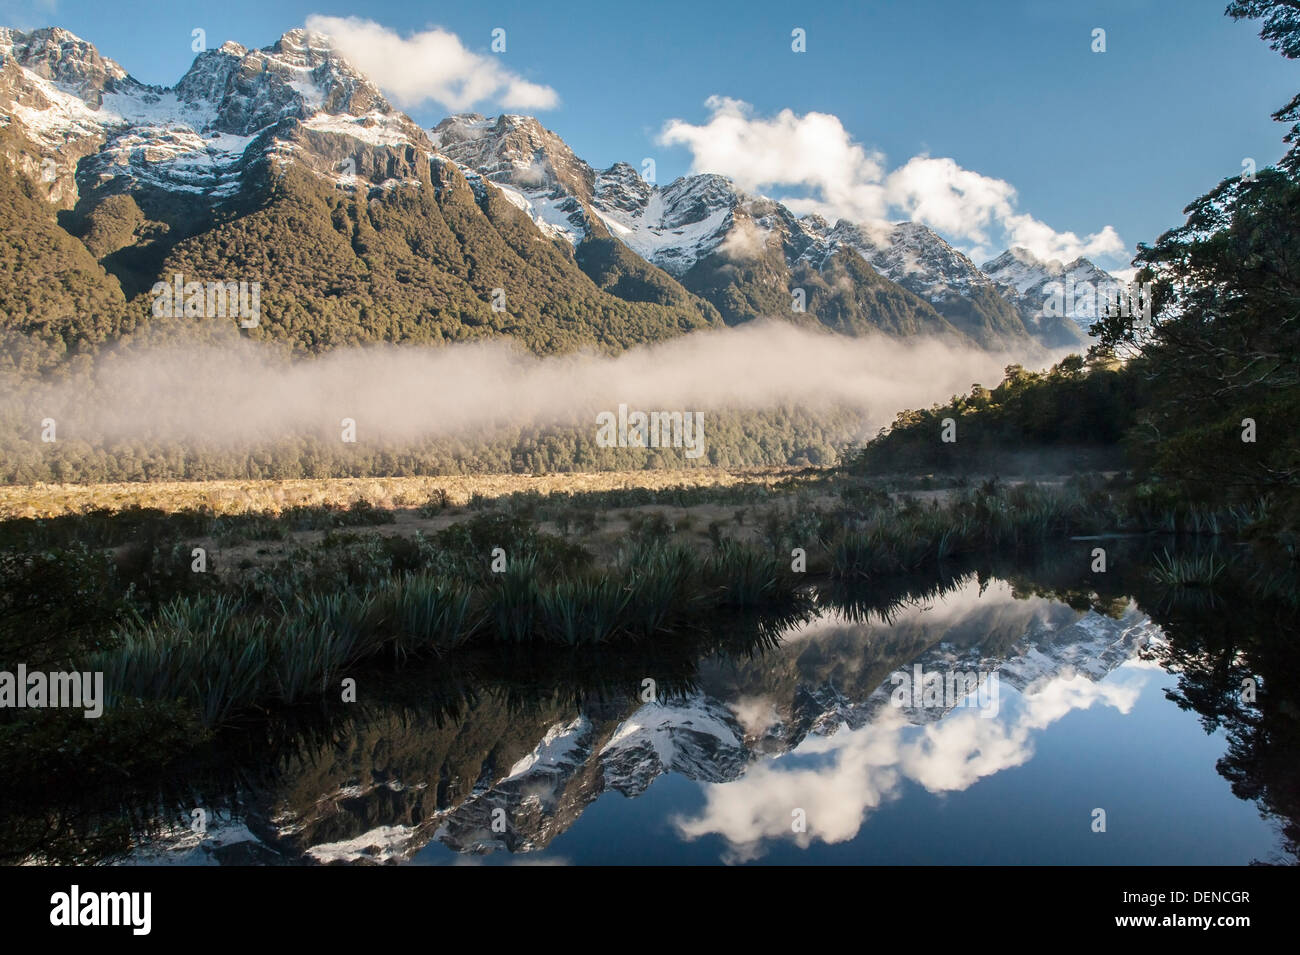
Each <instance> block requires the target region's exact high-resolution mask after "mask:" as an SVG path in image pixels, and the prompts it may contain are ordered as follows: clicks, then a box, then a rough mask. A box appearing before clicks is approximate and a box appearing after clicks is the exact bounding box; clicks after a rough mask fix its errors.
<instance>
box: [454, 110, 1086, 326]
mask: <svg viewBox="0 0 1300 955" xmlns="http://www.w3.org/2000/svg"><path fill="white" fill-rule="evenodd" d="M430 138H431V139H432V141H433V142H434V143H435V145H436V146H437V148H438V149H439V150H440V151H441V152H443V153H445V154H446V155H448V156H449V157H451V158H452V159H453V160H454V161H455V162H457V163H458V164H459V165H460V166H461V167H462V169H463V171H465V172H466V173H467V174H472V173H475V172H477V173H478V174H480V175H482V176H484V177H486V178H487V179H488V180H489V181H491V182H492V183H494V184H495V185H496V186H497V187H498V188H500V189H501V190H502V191H503V192H504V193H505V194H506V195H507V197H508V198H509V199H510V201H511V202H513V203H514V204H515V205H517V206H518V207H519V208H520V209H522V210H524V211H525V212H526V213H527V214H528V215H529V217H530V218H532V220H533V221H534V222H535V223H536V224H537V226H538V228H540V229H542V230H543V231H545V232H546V233H547V234H548V235H552V236H555V237H557V238H561V239H564V240H566V241H568V242H569V243H571V244H572V245H574V246H578V245H579V244H580V243H582V242H583V241H584V240H585V239H587V238H588V237H595V238H607V237H613V238H616V239H618V240H619V241H620V242H622V243H623V244H624V245H626V246H627V247H628V248H629V249H631V250H632V251H633V252H635V253H636V254H637V255H639V256H640V257H641V258H643V259H645V260H646V261H648V262H651V263H653V264H654V265H657V266H659V267H660V268H662V269H663V270H664V271H666V272H668V273H669V274H670V275H672V276H674V277H676V278H677V279H679V280H681V281H683V283H684V284H686V285H687V287H688V288H692V287H693V284H694V283H693V282H692V281H691V279H690V277H689V273H690V272H691V270H692V269H693V268H695V267H696V266H697V265H699V264H700V263H701V262H712V261H716V260H714V259H710V257H711V256H720V257H722V258H724V259H727V260H732V261H734V260H743V259H744V258H745V257H747V256H748V257H750V258H757V257H761V256H762V255H763V254H765V253H769V252H773V253H775V254H776V255H778V256H779V257H780V258H782V259H784V261H785V264H786V266H787V267H789V268H794V267H796V266H797V265H798V264H806V265H809V266H811V267H813V268H815V269H817V270H822V269H825V268H826V267H827V265H828V264H829V263H830V262H831V261H832V259H833V257H834V256H835V254H836V253H837V252H840V251H841V250H845V251H848V252H851V253H852V254H854V255H857V256H860V257H861V258H862V259H863V260H865V261H866V262H867V263H868V264H870V266H871V267H872V269H874V270H875V271H876V272H878V273H879V274H880V275H882V276H884V277H885V278H887V279H889V280H890V281H892V282H894V283H897V284H898V285H900V286H901V287H903V288H905V289H907V290H908V291H909V292H912V293H914V294H916V295H917V296H919V297H920V298H921V299H923V300H924V301H926V302H927V303H929V304H930V305H931V306H932V307H934V309H935V310H936V311H937V312H938V313H939V314H940V315H942V316H943V317H944V318H946V319H947V320H948V321H949V322H951V323H952V325H953V326H955V327H956V328H957V329H959V330H960V331H962V332H965V333H967V334H971V335H972V337H974V338H976V339H977V340H980V341H982V342H983V343H986V344H988V343H992V342H993V341H994V340H1004V341H1014V340H1017V339H1022V340H1023V339H1024V338H1026V337H1028V336H1030V335H1032V336H1034V337H1037V338H1039V339H1040V340H1041V341H1042V342H1043V343H1044V344H1048V345H1051V346H1057V345H1061V344H1076V343H1079V342H1081V341H1082V336H1080V335H1078V334H1076V333H1075V332H1074V328H1075V326H1074V325H1072V324H1068V323H1066V324H1061V325H1056V324H1053V323H1051V322H1046V323H1045V322H1043V321H1041V320H1035V321H1034V322H1033V323H1032V324H1030V325H1028V326H1026V325H1025V323H1024V321H1023V319H1022V313H1021V308H1020V305H1021V297H1020V294H1019V293H1016V294H1014V295H1009V294H1008V293H1007V291H1006V290H1005V289H1003V288H1001V287H999V285H998V284H997V283H996V282H995V281H994V280H993V279H992V278H990V277H989V276H988V275H986V274H985V273H984V272H982V271H981V270H980V269H979V268H978V267H976V265H975V263H974V262H972V261H971V260H970V259H969V258H968V257H967V256H965V255H964V254H962V253H961V252H959V251H958V250H957V249H955V248H953V247H952V246H951V245H949V244H948V243H947V242H946V241H944V239H943V238H942V237H940V236H939V235H938V234H937V233H935V232H934V231H933V230H932V229H929V228H928V227H926V226H924V225H921V224H920V223H916V222H900V223H894V224H881V225H864V224H859V223H853V222H850V221H848V220H843V219H842V220H840V221H839V222H837V223H836V224H835V225H833V226H832V225H831V224H830V223H828V222H826V221H825V220H824V219H822V218H821V217H819V216H816V215H809V216H802V217H798V216H795V215H794V214H793V213H792V212H791V211H790V210H789V209H788V208H787V207H786V206H784V205H783V204H782V203H780V202H777V201H774V200H772V199H769V198H767V197H764V196H755V195H749V194H747V193H745V192H744V191H742V190H740V189H739V188H737V187H736V185H735V184H734V183H733V182H731V181H730V180H729V179H727V178H725V177H723V176H718V175H712V174H707V173H705V174H697V175H691V176H684V177H681V178H679V179H676V180H674V181H673V182H671V183H668V184H667V185H664V186H659V185H655V184H651V183H648V182H646V181H645V180H644V179H643V178H642V177H641V175H640V174H639V173H638V172H637V171H636V170H635V169H634V168H633V167H632V166H630V165H628V164H627V163H616V164H614V165H613V166H610V167H609V168H608V169H605V170H601V171H598V170H595V169H593V168H592V167H591V166H590V165H588V164H587V163H586V162H584V161H583V160H582V159H580V158H578V157H577V156H576V155H575V154H574V153H573V151H572V150H571V149H570V148H569V147H568V145H567V144H565V143H564V141H563V140H562V139H561V138H560V137H559V136H557V135H556V134H555V133H553V132H551V131H550V130H547V129H546V128H544V127H543V126H542V125H541V123H539V122H538V121H537V120H536V119H534V118H532V117H528V116H517V115H503V116H499V117H496V118H495V119H487V118H484V117H483V116H480V115H478V114H461V115H457V116H452V117H449V118H448V119H446V120H443V122H441V123H440V124H438V126H436V127H435V128H434V129H433V130H431V131H430Z"/></svg>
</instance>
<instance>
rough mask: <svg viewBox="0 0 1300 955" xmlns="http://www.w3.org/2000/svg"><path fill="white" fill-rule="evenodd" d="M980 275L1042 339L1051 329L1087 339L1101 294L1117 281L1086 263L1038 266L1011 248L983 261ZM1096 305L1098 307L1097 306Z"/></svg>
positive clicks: (1026, 254) (1080, 260)
mask: <svg viewBox="0 0 1300 955" xmlns="http://www.w3.org/2000/svg"><path fill="white" fill-rule="evenodd" d="M983 270H984V272H985V274H986V275H988V277H989V278H990V279H991V280H992V281H993V282H994V283H995V284H996V285H997V286H998V288H999V289H1000V290H1001V292H1002V294H1003V295H1004V296H1005V297H1006V298H1007V299H1008V300H1009V301H1011V302H1014V303H1015V305H1016V307H1017V308H1019V309H1020V313H1021V315H1023V316H1024V319H1025V323H1026V324H1027V325H1029V326H1030V327H1032V328H1036V329H1039V330H1040V332H1041V333H1042V334H1044V335H1051V334H1052V333H1053V330H1058V332H1060V331H1064V332H1074V333H1077V335H1079V336H1081V337H1082V338H1083V339H1085V340H1086V339H1088V337H1089V331H1088V329H1089V326H1091V325H1092V323H1093V322H1095V321H1096V320H1097V319H1098V318H1099V317H1100V315H1099V314H1098V309H1099V308H1100V307H1103V306H1104V302H1100V298H1101V295H1104V293H1101V290H1102V289H1105V288H1113V287H1116V286H1118V285H1119V284H1121V283H1119V280H1118V279H1116V278H1115V277H1114V276H1112V275H1110V274H1109V273H1107V272H1104V271H1102V270H1101V269H1099V268H1097V266H1095V265H1093V264H1092V263H1091V262H1089V261H1088V260H1087V259H1085V258H1082V257H1080V258H1077V259H1075V260H1074V261H1073V262H1069V263H1062V262H1060V261H1059V260H1057V259H1052V260H1050V261H1046V262H1045V261H1043V260H1042V259H1040V258H1038V257H1037V256H1036V255H1034V254H1033V253H1032V252H1030V251H1029V250H1028V249H1025V248H1022V247H1019V246H1017V247H1015V248H1012V249H1008V250H1007V251H1005V252H1003V253H1002V254H1001V255H999V256H998V257H997V258H995V259H992V260H990V261H988V262H985V263H984V265H983ZM1071 289H1081V290H1083V289H1088V290H1093V291H1097V292H1098V293H1101V295H1098V296H1094V295H1091V294H1079V295H1077V296H1070V295H1068V294H1067V293H1068V291H1069V290H1071ZM1099 302H1100V304H1099Z"/></svg>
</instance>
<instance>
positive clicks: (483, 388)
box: [5, 321, 1025, 445]
mask: <svg viewBox="0 0 1300 955" xmlns="http://www.w3.org/2000/svg"><path fill="white" fill-rule="evenodd" d="M1022 360H1025V356H1024V355H1016V354H1011V353H990V352H983V351H976V350H973V349H971V348H970V347H969V346H960V345H954V344H950V343H948V342H945V341H941V340H937V339H911V340H898V339H892V338H887V337H884V336H878V337H868V338H858V339H850V338H845V337H843V336H839V335H832V334H829V333H821V332H818V331H813V330H807V329H801V328H796V327H794V326H791V325H789V324H786V323H783V322H775V321H769V322H756V323H751V324H749V325H746V326H742V327H740V328H732V329H725V330H718V331H710V332H697V333H693V334H691V335H689V336H683V337H681V338H678V339H674V340H672V341H668V342H664V343H659V344H655V345H647V346H641V347H637V348H633V349H630V350H628V351H626V352H624V353H621V354H619V355H615V356H609V355H595V354H590V353H582V354H574V355H565V356H556V357H548V358H538V357H536V356H534V355H532V354H529V353H526V352H523V351H521V350H520V349H519V348H518V347H517V346H514V345H512V344H510V343H508V342H504V341H500V340H495V341H491V342H483V343H473V344H458V345H452V346H447V347H442V348H422V347H413V346H374V347H364V348H352V349H341V350H337V351H333V352H330V353H328V354H326V355H323V356H321V357H318V358H313V359H299V360H295V361H290V360H288V359H287V358H285V357H283V356H281V355H279V354H278V353H277V352H275V351H274V350H273V349H270V348H268V347H267V346H265V345H259V344H256V343H252V342H246V341H245V342H238V343H233V344H230V345H224V346H213V345H193V346H185V347H179V346H174V347H165V348H163V347H154V348H145V347H143V346H137V347H124V348H121V349H117V350H113V351H110V352H108V353H106V355H105V356H104V357H103V359H102V360H100V361H99V362H98V363H97V365H96V368H95V370H94V372H93V373H92V374H93V376H94V378H93V380H92V381H90V382H87V381H75V382H68V383H64V384H61V385H53V386H49V388H48V389H47V390H45V391H44V392H42V393H41V394H39V395H35V396H33V395H31V394H30V393H29V395H28V398H27V399H25V402H24V403H25V404H26V405H27V407H26V408H24V409H22V412H21V413H22V414H23V416H29V415H31V414H36V415H37V416H38V417H46V416H48V417H53V418H55V419H56V420H57V421H58V422H59V428H60V434H61V435H67V436H68V437H72V438H77V439H82V440H90V441H93V440H96V439H123V438H140V439H153V440H157V439H172V440H180V441H186V440H189V441H196V442H199V441H201V442H203V443H205V444H208V443H213V442H215V443H221V444H227V445H244V444H248V443H251V442H254V441H263V440H276V439H280V438H285V437H293V436H297V435H304V434H310V435H326V434H333V435H335V436H336V437H337V435H338V433H339V427H340V421H341V419H343V418H352V419H354V420H355V421H356V424H357V433H358V440H359V441H362V442H366V441H368V440H371V439H382V440H409V439H415V438H427V437H434V438H437V437H444V436H465V435H468V436H471V437H472V436H473V435H475V434H481V435H488V434H489V433H490V432H491V431H492V430H493V429H495V428H496V427H498V426H502V425H514V426H517V425H523V424H532V425H548V424H554V425H574V424H577V425H581V426H584V427H585V426H590V427H592V428H593V433H594V428H595V418H594V414H595V412H597V411H601V410H611V411H612V410H614V409H616V408H617V407H618V405H619V404H620V403H622V404H627V405H628V406H630V407H632V408H641V409H663V410H667V411H673V410H681V411H686V410H698V411H706V412H707V411H708V410H711V409H712V410H735V411H740V412H744V411H756V412H757V411H762V410H765V409H771V408H777V407H790V406H800V407H804V408H807V409H810V410H816V409H819V408H827V409H830V408H836V407H838V408H844V407H848V408H852V409H855V410H857V411H859V412H860V414H861V415H862V422H863V426H864V433H874V431H875V430H876V429H878V428H879V427H881V426H884V425H886V424H888V423H890V422H891V421H892V420H893V419H894V416H895V414H896V413H897V412H898V411H899V410H900V409H903V408H914V407H918V406H924V407H928V406H930V405H931V404H933V403H934V402H936V401H942V400H945V399H947V398H948V397H949V396H950V395H952V394H954V393H958V392H965V391H966V390H968V389H969V388H970V386H971V384H973V383H975V382H980V383H983V384H989V385H992V384H994V383H996V382H997V381H1000V380H1001V376H1002V370H1003V368H1004V367H1005V366H1006V365H1007V364H1009V363H1011V362H1013V361H1022ZM5 410H12V409H5Z"/></svg>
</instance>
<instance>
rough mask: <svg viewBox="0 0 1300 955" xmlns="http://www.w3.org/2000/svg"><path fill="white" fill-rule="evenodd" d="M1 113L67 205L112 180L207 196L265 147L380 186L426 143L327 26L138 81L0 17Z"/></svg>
mask: <svg viewBox="0 0 1300 955" xmlns="http://www.w3.org/2000/svg"><path fill="white" fill-rule="evenodd" d="M0 113H3V114H4V115H5V117H6V118H7V119H8V120H9V122H10V123H12V124H13V125H15V126H16V128H17V130H18V131H20V132H21V133H23V134H24V135H25V137H26V139H27V140H28V142H30V143H32V144H34V145H35V146H36V147H37V152H38V154H37V155H36V156H32V157H27V161H26V162H25V163H24V162H20V165H21V166H24V167H25V168H27V169H28V170H29V171H30V172H34V173H35V174H36V176H35V178H38V179H40V180H41V181H44V182H46V183H48V184H49V193H50V198H51V199H52V200H53V201H56V202H59V203H60V204H63V205H71V204H73V203H74V202H75V201H76V199H77V198H78V196H79V195H80V194H81V193H82V192H85V191H89V190H94V189H97V188H102V187H104V186H105V185H107V184H109V183H110V182H113V181H114V180H117V182H116V183H115V185H116V186H117V187H119V188H125V189H130V190H138V189H141V188H145V189H148V188H153V189H160V190H163V191H165V192H171V193H183V194H189V195H192V196H197V197H202V198H204V199H206V200H209V201H211V202H214V203H216V202H220V201H222V200H225V199H229V198H231V197H233V196H236V195H237V194H238V193H239V192H240V191H241V189H242V188H243V177H244V176H245V175H246V174H247V173H248V172H249V171H250V169H251V168H253V167H254V165H255V164H257V162H258V161H259V160H263V159H272V160H278V161H290V160H293V161H298V162H301V163H304V164H305V165H307V166H308V167H310V168H312V169H313V170H314V171H316V172H318V173H319V174H321V175H325V176H329V177H332V178H334V179H336V180H337V181H339V182H340V184H344V185H346V184H349V183H350V182H355V181H356V179H357V177H361V178H363V179H367V180H369V181H370V182H372V183H374V184H375V185H381V184H383V183H384V182H385V181H386V180H388V179H391V178H393V176H394V175H397V176H401V175H407V176H409V175H411V174H412V172H413V165H414V162H415V161H416V160H417V158H418V156H420V155H423V156H424V158H425V161H426V162H427V157H428V155H429V153H430V152H431V148H432V147H431V146H430V144H429V142H428V138H427V136H426V135H425V133H424V131H423V130H422V129H420V127H419V126H418V125H416V124H415V123H414V122H412V121H411V120H410V119H409V118H407V117H406V116H405V115H404V114H402V113H400V112H398V111H397V110H394V109H393V107H392V106H391V105H390V104H389V103H388V102H387V100H385V99H384V97H383V95H382V94H381V93H380V92H379V90H378V89H377V88H376V87H375V86H374V85H373V84H371V83H370V81H369V80H367V79H366V78H365V77H363V76H362V75H361V74H360V73H358V72H357V71H356V70H354V69H353V68H352V67H351V66H349V65H348V63H347V62H346V61H345V60H343V59H342V58H341V57H339V56H338V55H337V54H336V53H335V52H334V51H333V50H332V49H331V48H330V46H329V43H328V40H327V39H326V38H323V37H320V36H318V35H314V34H308V33H307V32H306V31H304V30H291V31H289V32H288V33H286V34H285V35H284V36H282V37H281V38H280V39H279V40H278V41H277V42H276V43H275V44H273V45H272V46H270V47H268V48H266V49H264V50H247V49H245V48H244V47H242V46H240V45H239V44H237V43H226V44H224V45H222V46H221V47H220V48H219V49H216V50H209V51H206V52H203V53H200V54H199V55H198V57H197V58H196V59H195V61H194V64H193V66H191V68H190V69H189V71H188V72H187V73H186V74H185V75H184V76H183V77H182V78H181V80H180V81H179V82H178V83H177V84H176V85H175V86H174V87H171V88H162V87H155V86H147V85H145V84H142V83H140V82H138V81H137V80H135V79H134V78H132V77H131V76H130V75H128V74H127V73H126V71H125V70H123V69H122V68H121V67H120V66H119V65H118V64H116V63H114V62H113V61H112V60H109V59H106V58H104V57H102V56H100V54H99V53H98V52H97V51H96V50H95V48H94V47H93V46H92V45H90V44H89V43H87V42H85V41H84V40H81V39H80V38H78V37H76V36H74V35H73V34H71V33H68V32H67V31H66V30H61V29H57V28H51V29H44V30H36V31H33V32H31V33H20V32H18V31H14V30H8V29H6V30H0ZM11 158H16V157H12V156H11ZM395 159H396V161H394V160H395ZM404 167H405V168H404Z"/></svg>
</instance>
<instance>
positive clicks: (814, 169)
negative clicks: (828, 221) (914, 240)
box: [659, 96, 885, 220]
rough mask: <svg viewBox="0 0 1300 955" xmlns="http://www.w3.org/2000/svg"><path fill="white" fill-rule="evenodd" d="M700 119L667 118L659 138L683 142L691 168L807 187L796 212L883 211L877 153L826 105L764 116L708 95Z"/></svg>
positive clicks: (759, 183)
mask: <svg viewBox="0 0 1300 955" xmlns="http://www.w3.org/2000/svg"><path fill="white" fill-rule="evenodd" d="M705 105H707V106H708V108H709V109H710V110H711V111H712V114H713V115H712V116H711V117H710V118H709V121H708V122H707V123H705V124H704V125H703V126H692V125H691V124H690V123H687V122H685V121H684V120H680V119H674V120H670V121H669V122H668V123H666V124H665V126H664V129H663V132H662V133H661V134H660V137H659V141H660V142H661V143H662V144H663V145H665V146H672V145H683V146H686V147H687V148H688V149H690V151H691V153H692V154H693V157H694V158H693V160H692V170H693V171H695V172H715V173H719V174H721V175H724V176H728V177H730V178H731V179H733V180H735V182H736V184H737V185H738V186H740V188H742V189H745V190H749V191H754V192H757V191H759V190H762V189H764V188H766V187H768V186H803V187H805V188H807V189H809V190H811V191H812V193H813V195H812V196H809V197H807V198H806V199H803V200H800V199H797V198H796V199H794V200H792V203H791V208H792V209H795V211H797V212H822V213H823V214H825V213H827V212H831V213H832V214H834V212H835V211H836V210H839V214H840V215H843V216H846V217H848V218H855V219H862V220H873V219H879V218H881V217H882V216H883V215H884V213H885V202H884V190H883V188H882V186H881V185H880V180H881V178H882V176H883V174H884V157H883V156H882V155H881V154H880V153H877V152H868V151H867V150H866V149H864V148H863V147H862V146H860V145H858V144H857V143H854V142H853V141H852V140H851V138H850V137H849V135H848V133H847V131H846V130H845V129H844V127H843V126H842V125H841V124H840V121H839V118H838V117H835V116H832V115H830V114H829V113H805V114H804V115H803V116H796V115H795V114H794V113H793V112H792V111H790V110H788V109H787V110H782V111H781V112H780V113H778V114H777V115H776V116H775V117H773V118H771V119H762V118H759V117H755V116H754V115H753V110H752V107H750V105H749V104H748V103H742V102H740V101H739V100H734V99H729V98H727V97H725V96H712V97H710V98H709V100H708V101H707V103H706V104H705Z"/></svg>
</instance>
